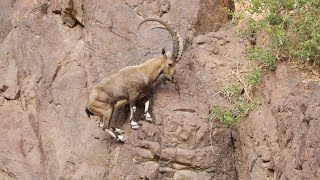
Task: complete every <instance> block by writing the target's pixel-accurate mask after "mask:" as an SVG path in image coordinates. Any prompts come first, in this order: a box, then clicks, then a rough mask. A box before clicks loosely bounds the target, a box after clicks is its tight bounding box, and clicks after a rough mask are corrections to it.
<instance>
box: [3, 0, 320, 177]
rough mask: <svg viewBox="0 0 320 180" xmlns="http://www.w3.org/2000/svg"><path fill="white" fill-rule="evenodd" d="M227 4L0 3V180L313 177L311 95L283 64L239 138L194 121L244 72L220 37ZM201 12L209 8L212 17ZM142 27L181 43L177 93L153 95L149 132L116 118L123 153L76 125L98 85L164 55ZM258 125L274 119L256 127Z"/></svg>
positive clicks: (165, 43)
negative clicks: (161, 22)
mask: <svg viewBox="0 0 320 180" xmlns="http://www.w3.org/2000/svg"><path fill="white" fill-rule="evenodd" d="M228 2H229V1H221V2H219V3H218V4H212V2H211V1H209V0H197V1H195V0H185V1H180V0H170V1H169V0H139V1H138V0H123V1H111V0H105V1H95V2H94V3H93V2H92V1H85V0H84V1H78V0H65V1H64V0H51V1H49V0H39V1H31V0H4V2H1V3H0V21H1V27H0V119H1V120H0V136H1V137H2V138H1V139H0V179H134V180H136V179H177V180H180V179H217V180H221V179H238V178H240V179H248V178H249V177H252V178H253V179H260V177H262V178H264V177H267V175H268V176H269V177H271V176H270V175H273V174H276V175H275V176H276V177H282V178H284V179H285V177H287V178H288V179H291V178H298V179H299V178H300V177H305V175H304V174H305V173H309V172H310V174H309V175H308V177H310V178H313V177H317V176H319V170H317V169H316V168H317V167H319V164H317V163H319V142H318V139H319V138H316V137H319V133H318V132H319V130H318V129H319V125H317V121H316V120H318V119H319V116H318V115H317V112H318V110H317V108H318V109H319V104H317V102H319V98H318V97H319V94H316V89H317V88H318V85H317V84H312V83H311V84H310V83H301V81H299V80H300V79H298V80H297V81H295V82H291V81H289V80H288V77H290V76H289V75H288V72H289V70H288V69H287V68H286V66H285V65H282V66H280V68H282V69H285V70H288V71H285V72H284V73H283V74H281V72H282V71H281V70H279V71H277V73H276V75H280V76H279V77H280V78H282V79H283V80H285V79H286V78H287V81H284V82H285V83H287V84H285V86H283V85H284V84H283V82H282V79H276V78H275V77H274V75H272V74H270V75H269V76H267V78H266V79H265V82H264V84H265V85H266V86H267V85H268V86H267V88H263V87H262V89H263V95H264V96H265V99H266V102H265V103H262V105H261V107H260V108H261V110H263V112H264V114H262V115H260V114H258V112H259V111H257V112H254V113H252V114H251V115H250V116H249V118H248V119H247V120H246V121H245V122H244V123H243V125H240V129H239V130H238V132H237V133H232V131H231V129H230V128H229V127H227V126H225V125H223V124H221V123H220V122H217V121H213V122H212V123H208V122H206V121H205V120H204V119H205V117H206V115H207V114H208V112H209V107H210V105H211V104H213V103H215V104H216V103H219V104H225V103H226V100H225V99H224V98H223V97H220V96H219V95H218V94H219V93H218V92H219V91H220V90H221V87H223V86H226V85H228V83H229V82H228V81H227V79H228V78H227V77H228V76H229V75H230V74H231V73H232V71H233V70H234V69H236V68H237V66H238V65H242V64H244V63H245V62H246V58H245V43H244V42H243V41H242V40H241V39H239V38H238V37H236V36H235V35H234V33H233V32H234V31H233V30H232V29H228V28H225V29H220V30H218V29H219V27H220V26H221V24H222V23H224V22H225V21H226V20H227V14H225V12H224V11H222V9H224V7H229V6H230V5H229V3H228ZM211 7H214V9H217V11H216V14H214V15H215V17H212V16H210V14H213V12H214V11H213V9H211ZM149 16H156V17H162V18H163V19H166V20H169V21H170V22H171V23H172V24H173V26H174V27H175V28H177V30H178V31H179V32H180V33H181V35H182V36H183V39H184V40H185V52H184V54H183V56H182V59H181V60H180V61H179V63H178V64H177V77H176V78H177V84H176V86H174V85H173V84H169V83H165V84H162V85H160V86H159V87H158V89H157V90H155V91H154V97H153V106H152V107H153V108H152V109H153V114H154V117H155V120H154V122H153V123H147V122H141V123H142V127H141V128H140V129H139V130H133V129H131V128H130V127H129V123H128V122H126V121H125V117H126V112H127V111H126V108H123V110H121V111H119V112H118V113H117V114H118V116H117V115H115V117H114V119H117V120H118V121H114V122H113V125H114V126H117V127H121V128H122V129H123V130H124V131H125V135H126V136H128V140H127V141H126V142H125V143H124V144H121V143H117V142H115V141H114V140H113V139H112V138H111V137H109V136H108V135H107V133H106V132H104V131H102V130H101V129H100V128H98V127H97V126H96V120H97V117H94V118H88V117H87V116H86V114H85V111H84V110H85V107H86V101H87V96H88V92H89V91H90V89H91V87H92V86H93V85H94V84H95V83H97V82H99V81H100V80H102V79H103V78H105V77H108V76H110V75H111V74H113V73H115V72H117V71H118V70H120V69H121V68H123V67H126V66H129V65H136V64H139V63H142V62H144V61H145V60H146V59H149V58H152V57H155V56H159V55H160V51H161V48H162V47H165V48H166V49H171V46H172V41H171V37H170V36H169V34H168V32H166V31H163V30H161V29H155V30H152V31H147V29H148V28H150V27H154V26H157V24H154V23H148V24H144V25H143V26H142V28H141V30H140V31H138V29H137V26H138V24H139V22H140V21H141V20H142V19H143V18H144V17H149ZM290 72H291V71H290ZM279 73H280V74H279ZM285 73H287V74H285ZM294 84H295V85H294ZM270 85H271V86H270ZM278 87H279V88H278ZM280 87H281V88H280ZM275 88H278V89H277V90H276V94H273V90H274V89H275ZM305 88H306V89H305ZM271 90H272V91H271ZM304 91H306V93H303V94H304V95H305V96H298V94H301V93H302V92H304ZM291 93H293V94H291ZM264 96H262V97H264ZM315 96H316V97H317V98H318V99H317V98H316V97H315ZM298 97H299V98H300V99H299V98H298ZM278 100H279V101H278ZM311 100H312V101H311ZM286 103H289V104H288V105H287V106H284V105H285V104H286ZM295 103H296V104H298V105H299V107H297V106H295V105H296V104H295ZM302 104H304V105H302ZM300 105H301V107H300ZM264 108H265V109H264ZM269 110H270V111H269ZM271 110H272V111H271ZM298 111H299V112H301V113H300V114H299V116H295V115H296V114H295V113H296V112H298ZM268 113H269V114H268ZM270 113H271V115H272V116H269V115H270ZM300 115H301V116H300ZM261 116H264V117H268V118H269V117H274V118H273V119H271V120H269V119H268V121H267V120H265V121H262V119H263V118H261ZM291 119H294V123H291ZM121 120H123V121H121ZM300 120H301V122H300ZM273 122H274V123H273ZM253 123H260V124H259V125H256V124H253ZM264 123H267V125H268V126H266V128H265V127H264ZM276 123H277V124H276ZM299 123H300V124H299ZM275 125H277V126H276V127H274V126H275ZM302 125H303V126H302ZM273 127H274V128H273ZM299 127H300V129H299ZM268 128H270V131H269V129H268ZM317 128H318V129H317ZM301 129H303V131H300V130H301ZM271 130H272V131H271ZM308 130H309V131H310V132H308ZM248 132H250V133H251V134H250V137H249V136H248ZM263 133H264V134H267V135H269V134H271V135H272V136H271V135H270V139H268V138H269V136H264V134H263ZM234 135H236V136H234ZM251 137H254V138H251ZM265 138H266V140H264V139H265ZM234 139H235V140H236V141H235V143H234V141H233V140H234ZM257 142H258V144H256V143H257ZM270 143H271V144H270ZM273 145H275V146H273ZM235 148H236V149H235ZM235 152H236V153H235ZM249 155H250V158H248V157H249ZM314 156H315V157H316V158H315V157H314ZM311 157H312V158H311ZM317 158H318V159H317ZM292 159H295V161H294V162H293V161H292ZM284 160H285V161H284ZM291 161H292V162H291ZM253 162H255V163H253ZM251 167H252V168H251ZM293 167H294V168H298V169H294V168H293ZM236 168H238V169H237V170H236ZM250 168H251V169H250ZM266 169H267V170H266ZM272 172H273V174H272ZM278 172H282V175H280V174H279V176H278V175H277V174H278ZM293 173H296V174H293Z"/></svg>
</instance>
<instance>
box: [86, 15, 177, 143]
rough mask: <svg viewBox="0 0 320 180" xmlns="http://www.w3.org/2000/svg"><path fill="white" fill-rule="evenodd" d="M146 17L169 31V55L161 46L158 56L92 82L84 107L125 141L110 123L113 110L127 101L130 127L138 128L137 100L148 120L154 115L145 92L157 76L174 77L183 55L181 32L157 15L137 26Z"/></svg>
mask: <svg viewBox="0 0 320 180" xmlns="http://www.w3.org/2000/svg"><path fill="white" fill-rule="evenodd" d="M147 21H156V22H159V23H161V24H162V25H163V26H164V27H165V29H167V30H168V31H169V32H170V34H171V37H172V40H173V51H172V57H171V58H170V57H168V56H169V55H167V54H166V52H165V50H164V49H163V50H162V56H160V57H157V58H153V59H150V60H147V61H146V62H144V63H142V64H140V65H137V66H129V67H126V68H123V69H121V70H120V71H119V72H118V73H116V74H114V75H112V76H110V77H108V78H105V79H103V80H102V81H101V82H99V83H98V84H96V85H94V86H93V88H92V90H91V92H90V94H89V98H88V104H87V108H86V113H87V114H88V116H90V114H91V115H97V116H100V121H99V122H98V126H99V127H101V128H102V129H103V130H105V131H106V132H108V133H109V134H110V135H111V136H112V137H114V138H116V139H117V140H118V141H120V142H124V141H126V139H127V138H126V137H125V136H123V135H122V133H123V130H121V129H119V128H113V127H110V121H111V117H112V114H113V111H114V110H115V109H119V108H121V107H122V106H124V105H126V104H129V106H130V125H131V128H133V129H138V128H139V127H140V125H139V124H138V122H137V121H136V120H135V119H133V117H134V114H135V112H136V103H137V101H141V100H144V103H145V111H144V118H145V120H147V121H150V122H151V121H152V119H153V118H152V117H151V115H150V113H149V105H150V100H149V99H147V100H146V96H147V94H148V93H149V92H150V91H151V88H152V86H153V85H154V83H155V82H156V81H157V80H158V79H159V77H161V76H164V77H165V78H166V79H167V80H169V81H171V82H174V81H175V78H174V76H175V73H176V70H175V65H176V62H177V61H178V60H179V58H180V57H181V55H182V48H183V47H182V44H183V43H182V39H181V36H180V35H179V34H178V33H177V32H176V31H175V30H174V29H173V28H172V27H171V26H170V25H169V23H167V22H166V21H164V20H162V19H158V18H146V19H144V20H143V21H141V22H140V24H139V26H138V29H139V28H140V26H141V25H142V24H143V23H145V22H147Z"/></svg>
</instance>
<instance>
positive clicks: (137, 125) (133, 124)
mask: <svg viewBox="0 0 320 180" xmlns="http://www.w3.org/2000/svg"><path fill="white" fill-rule="evenodd" d="M130 125H131V128H132V129H139V127H140V125H139V124H138V122H136V121H130Z"/></svg>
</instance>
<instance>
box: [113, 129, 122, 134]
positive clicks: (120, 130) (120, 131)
mask: <svg viewBox="0 0 320 180" xmlns="http://www.w3.org/2000/svg"><path fill="white" fill-rule="evenodd" d="M114 129H115V130H114V131H115V132H117V133H119V134H122V133H124V131H123V130H122V129H119V128H114Z"/></svg>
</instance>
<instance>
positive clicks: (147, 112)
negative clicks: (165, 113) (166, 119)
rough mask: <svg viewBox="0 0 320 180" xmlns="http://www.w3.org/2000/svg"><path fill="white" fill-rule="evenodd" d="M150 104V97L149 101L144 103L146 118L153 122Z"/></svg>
mask: <svg viewBox="0 0 320 180" xmlns="http://www.w3.org/2000/svg"><path fill="white" fill-rule="evenodd" d="M149 106H150V99H148V100H147V102H146V103H145V104H144V113H143V116H144V119H145V120H146V121H148V122H152V117H151V115H150V113H149Z"/></svg>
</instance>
